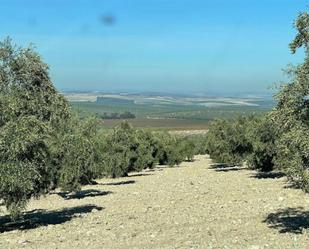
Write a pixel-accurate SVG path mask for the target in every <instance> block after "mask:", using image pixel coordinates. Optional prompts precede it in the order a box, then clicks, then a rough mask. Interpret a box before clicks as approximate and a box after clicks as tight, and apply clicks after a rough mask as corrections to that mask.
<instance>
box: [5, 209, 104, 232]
mask: <svg viewBox="0 0 309 249" xmlns="http://www.w3.org/2000/svg"><path fill="white" fill-rule="evenodd" d="M93 210H97V211H100V210H103V208H102V207H98V206H96V205H83V206H77V207H71V208H65V209H61V210H54V211H46V210H44V209H36V210H33V211H29V212H25V213H24V214H23V217H22V218H21V219H20V220H18V221H12V220H11V219H10V217H9V216H8V215H7V216H4V217H0V233H3V232H9V231H13V230H30V229H35V228H37V227H40V226H48V225H58V224H62V223H65V222H67V221H70V220H72V219H73V218H75V217H78V216H79V215H80V214H85V213H90V212H92V211H93Z"/></svg>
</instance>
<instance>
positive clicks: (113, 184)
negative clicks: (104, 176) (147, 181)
mask: <svg viewBox="0 0 309 249" xmlns="http://www.w3.org/2000/svg"><path fill="white" fill-rule="evenodd" d="M134 183H136V181H134V180H129V181H121V182H109V183H102V185H107V186H119V185H127V184H134Z"/></svg>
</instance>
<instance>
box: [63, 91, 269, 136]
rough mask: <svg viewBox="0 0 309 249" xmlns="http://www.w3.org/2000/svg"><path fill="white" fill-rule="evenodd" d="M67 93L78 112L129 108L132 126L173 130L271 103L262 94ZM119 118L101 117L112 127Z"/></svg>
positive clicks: (252, 111) (202, 126)
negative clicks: (248, 96) (241, 95)
mask: <svg viewBox="0 0 309 249" xmlns="http://www.w3.org/2000/svg"><path fill="white" fill-rule="evenodd" d="M66 97H67V98H68V99H69V100H70V103H71V106H72V107H73V109H74V110H75V111H76V112H78V114H79V115H80V116H87V115H89V114H93V115H98V116H100V115H102V114H104V113H107V114H110V113H124V112H130V113H133V114H134V115H135V116H136V119H130V120H129V122H130V123H132V124H133V125H134V126H135V127H143V128H154V129H172V130H175V129H176V130H181V129H184V130H188V129H189V130H203V129H205V127H207V125H208V124H209V122H210V121H211V120H214V119H216V118H223V119H231V118H235V117H237V116H248V115H252V114H263V113H265V112H267V111H269V110H270V109H271V107H272V105H273V101H272V100H271V99H263V98H214V97H212V98H206V97H203V98H200V97H196V98H193V97H179V96H178V97H175V96H172V97H171V96H144V95H121V94H109V95H107V94H106V95H104V94H90V93H88V94H86V93H84V94H72V93H71V94H69V95H66ZM97 97H98V99H97ZM97 100H98V101H97ZM121 121H122V120H104V126H105V127H109V128H110V127H114V126H115V125H117V124H119V123H120V122H121Z"/></svg>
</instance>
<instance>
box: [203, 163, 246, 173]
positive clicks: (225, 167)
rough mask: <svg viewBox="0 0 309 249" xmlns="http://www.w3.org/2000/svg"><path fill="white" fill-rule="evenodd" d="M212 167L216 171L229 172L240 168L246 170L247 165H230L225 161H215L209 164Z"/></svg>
mask: <svg viewBox="0 0 309 249" xmlns="http://www.w3.org/2000/svg"><path fill="white" fill-rule="evenodd" d="M209 168H210V169H213V170H215V171H216V172H229V171H240V170H246V169H247V168H245V167H240V166H230V165H228V164H223V163H214V164H211V165H210V166H209Z"/></svg>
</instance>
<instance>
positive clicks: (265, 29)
mask: <svg viewBox="0 0 309 249" xmlns="http://www.w3.org/2000/svg"><path fill="white" fill-rule="evenodd" d="M307 7H308V1H304V0H84V1H83V0H1V1H0V13H1V15H0V36H1V37H2V38H4V37H5V36H8V35H9V36H11V37H12V38H13V40H14V41H15V42H16V43H18V44H21V45H26V44H28V43H29V42H33V43H34V44H35V45H36V46H37V50H38V51H39V52H40V53H41V54H42V56H43V58H44V60H45V62H47V63H48V64H49V65H50V70H51V76H52V79H53V81H54V83H55V85H56V86H57V88H58V89H61V90H100V91H127V90H129V91H160V92H171V93H202V94H207V93H218V92H224V93H229V92H231V93H237V92H252V93H254V92H265V91H267V88H268V87H269V86H271V85H272V84H273V83H274V82H278V81H280V80H282V79H283V76H282V71H281V69H282V68H284V67H285V66H286V65H287V64H288V63H290V62H292V63H297V62H299V61H301V59H302V57H303V54H302V53H298V54H297V55H291V54H290V52H289V49H288V43H289V42H290V41H291V39H293V36H294V34H295V31H294V30H293V25H292V24H293V20H294V19H295V18H296V16H297V14H298V13H299V12H300V11H306V10H307V9H308V8H307ZM2 38H1V39H2Z"/></svg>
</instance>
